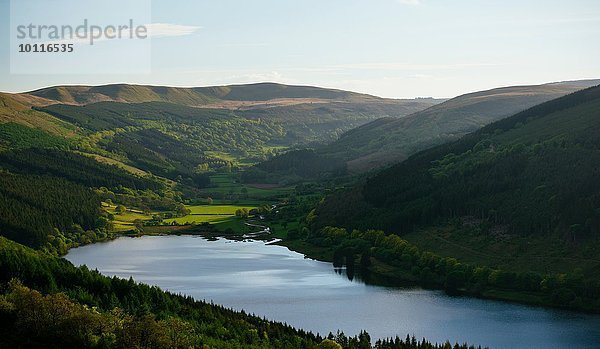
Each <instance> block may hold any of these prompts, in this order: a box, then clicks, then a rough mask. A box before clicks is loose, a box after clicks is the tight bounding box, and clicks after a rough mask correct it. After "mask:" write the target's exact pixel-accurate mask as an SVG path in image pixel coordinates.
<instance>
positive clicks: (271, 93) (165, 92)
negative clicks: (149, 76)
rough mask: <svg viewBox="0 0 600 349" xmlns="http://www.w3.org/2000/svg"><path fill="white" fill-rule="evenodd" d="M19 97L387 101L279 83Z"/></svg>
mask: <svg viewBox="0 0 600 349" xmlns="http://www.w3.org/2000/svg"><path fill="white" fill-rule="evenodd" d="M20 95H21V96H24V97H25V96H33V97H37V98H38V99H37V100H34V102H36V103H37V104H40V103H45V104H55V103H60V104H78V105H85V104H90V103H97V102H120V103H143V102H167V103H174V104H181V105H187V106H205V105H210V104H215V103H218V102H221V101H238V102H266V101H271V100H279V99H289V100H293V99H300V100H301V99H305V100H313V101H319V100H320V101H322V102H324V101H334V100H335V101H347V102H366V101H371V102H375V101H383V100H384V99H383V98H379V97H374V96H370V95H366V94H360V93H354V92H348V91H342V90H336V89H326V88H319V87H312V86H289V85H282V84H276V83H259V84H248V85H229V86H213V87H191V88H185V87H167V86H145V85H131V84H112V85H102V86H53V87H47V88H42V89H38V90H34V91H30V92H25V93H22V94H20ZM388 101H389V100H388ZM420 101H421V100H420ZM308 102H310V101H308ZM421 102H426V100H422V101H421ZM240 105H242V104H240ZM247 105H250V104H247Z"/></svg>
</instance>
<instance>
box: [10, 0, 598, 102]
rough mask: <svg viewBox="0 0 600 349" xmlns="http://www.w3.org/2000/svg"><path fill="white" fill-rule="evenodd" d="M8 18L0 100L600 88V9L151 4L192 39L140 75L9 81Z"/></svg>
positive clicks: (260, 1)
mask: <svg viewBox="0 0 600 349" xmlns="http://www.w3.org/2000/svg"><path fill="white" fill-rule="evenodd" d="M9 13H10V11H9V0H0V30H1V35H0V91H24V90H31V89H35V88H40V87H44V86H49V85H60V84H106V83H117V82H126V83H138V84H154V85H171V86H206V85H221V84H231V83H250V82H263V81H274V82H281V83H288V84H302V85H316V86H323V87H334V88H340V89H346V90H353V91H358V92H366V93H370V94H374V95H378V96H384V97H417V96H435V97H452V96H456V95H459V94H462V93H466V92H470V91H476V90H481V89H486V88H493V87H498V86H507V85H516V84H534V83H543V82H550V81H560V80H574V79H585V78H600V44H598V43H599V40H600V39H599V38H600V1H597V0H571V1H566V0H563V1H553V0H529V1H528V0H520V1H513V0H503V1H495V0H493V1H486V0H420V1H418V0H301V1H300V0H252V1H249V0H212V1H206V0H200V1H198V0H170V1H166V0H165V1H163V0H153V1H152V23H164V24H171V25H180V26H186V27H187V28H188V29H189V28H194V29H193V30H187V32H186V35H181V36H169V37H163V38H154V39H152V50H151V51H152V54H151V62H152V64H151V74H139V75H107V74H93V75H72V74H69V75H51V74H41V75H11V74H10V69H9V68H10V61H9V52H10V51H9V50H12V49H16V48H13V47H10V43H9V29H10V27H9V19H10V17H9ZM52 15H53V16H69V13H68V12H66V13H65V12H64V11H61V12H60V13H58V14H52ZM41 64H43V63H41Z"/></svg>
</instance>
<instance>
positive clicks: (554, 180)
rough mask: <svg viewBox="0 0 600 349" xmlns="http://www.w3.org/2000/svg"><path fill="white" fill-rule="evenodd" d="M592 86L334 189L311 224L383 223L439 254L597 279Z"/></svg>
mask: <svg viewBox="0 0 600 349" xmlns="http://www.w3.org/2000/svg"><path fill="white" fill-rule="evenodd" d="M599 134H600V87H594V88H590V89H587V90H583V91H580V92H577V93H574V94H571V95H568V96H565V97H562V98H559V99H556V100H553V101H550V102H547V103H544V104H541V105H539V106H536V107H533V108H531V109H529V110H526V111H524V112H521V113H519V114H516V115H514V116H512V117H510V118H507V119H504V120H501V121H498V122H496V123H493V124H491V125H489V126H486V127H484V128H483V129H481V130H480V131H478V132H475V133H474V134H471V135H468V136H465V137H463V138H462V139H460V140H459V141H456V142H454V143H450V144H447V145H442V146H438V147H435V148H433V149H430V150H427V151H423V152H421V153H418V154H416V155H414V156H412V157H410V158H409V159H408V160H406V161H405V162H403V163H401V164H398V165H396V166H393V167H391V168H389V169H387V170H384V171H383V172H381V173H380V174H378V175H376V176H374V177H372V178H370V179H368V180H367V181H366V182H365V183H364V184H362V185H361V186H359V187H357V188H354V189H352V190H349V191H343V192H340V193H338V194H335V195H333V196H331V197H329V198H327V199H326V200H325V202H324V203H323V204H322V205H321V206H320V207H319V208H318V209H317V211H316V219H315V224H316V226H325V225H333V226H340V227H346V228H363V229H374V228H375V229H384V230H385V231H387V232H391V233H395V234H399V235H401V236H404V237H405V238H407V239H409V241H412V242H414V243H416V244H417V245H418V246H419V247H422V248H426V249H427V250H429V251H434V252H438V253H440V254H442V255H446V256H452V257H456V258H459V259H460V260H463V261H465V260H466V261H471V262H476V263H481V264H484V265H494V266H500V267H503V268H505V269H509V270H511V269H512V270H514V269H521V270H523V269H525V270H537V271H540V272H546V271H549V270H552V271H556V272H573V270H575V269H577V270H579V272H581V273H584V275H586V276H588V277H593V278H595V279H598V278H600V269H599V268H600V260H598V258H597V256H598V252H599V250H598V248H599V246H600V245H599V244H598V241H600V167H598V164H600V142H599V140H600V138H599V137H598V135H599Z"/></svg>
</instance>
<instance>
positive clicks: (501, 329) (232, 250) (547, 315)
mask: <svg viewBox="0 0 600 349" xmlns="http://www.w3.org/2000/svg"><path fill="white" fill-rule="evenodd" d="M66 259H68V260H69V261H71V262H72V263H73V264H75V265H83V264H85V265H87V266H88V267H89V268H90V269H98V270H99V271H100V272H101V273H102V274H105V275H108V276H113V275H114V276H119V277H123V278H129V277H130V276H131V277H133V278H134V279H135V280H136V281H138V282H143V283H147V284H151V285H156V286H159V287H161V288H162V289H164V290H168V291H171V292H173V293H182V294H187V295H191V296H193V297H194V298H196V299H199V300H202V299H204V300H206V301H209V302H210V301H213V302H214V303H217V304H221V305H224V306H226V307H229V308H233V309H237V310H242V309H243V310H245V311H246V312H248V313H254V314H256V315H258V316H260V317H266V318H268V319H271V320H276V321H281V322H286V323H288V324H290V325H292V326H294V327H297V328H302V329H305V330H310V331H313V332H318V333H320V334H321V335H327V334H328V333H329V332H333V333H335V332H336V331H337V330H341V331H343V332H344V333H345V334H347V335H352V336H354V335H357V334H358V333H359V332H360V331H361V330H366V331H368V332H369V334H370V335H371V338H372V339H373V341H375V340H376V339H377V338H385V337H391V336H396V335H398V336H400V337H406V335H407V334H410V335H415V336H416V337H417V338H419V339H420V338H422V337H425V338H426V339H428V340H430V341H433V342H445V341H446V340H449V341H450V342H452V343H454V342H460V343H463V342H467V343H469V344H474V345H481V346H482V347H486V346H487V347H490V348H598V347H599V346H600V316H598V315H589V314H580V313H574V312H568V311H561V310H553V309H544V308H536V307H529V306H524V305H517V304H510V303H504V302H497V301H490V300H481V299H475V298H468V297H451V296H448V295H446V294H445V293H444V292H442V291H430V290H422V289H402V288H389V287H380V286H372V285H366V284H364V283H363V282H361V281H360V280H357V279H354V280H349V279H348V277H346V276H345V275H344V274H343V273H341V274H340V273H339V272H336V271H335V270H334V268H333V266H332V264H330V263H324V262H319V261H314V260H311V259H306V258H304V256H303V255H301V254H299V253H296V252H293V251H290V250H288V249H287V248H286V247H282V246H276V245H271V244H268V243H266V242H264V241H243V242H241V241H230V240H226V239H218V240H216V241H209V240H206V239H204V238H201V237H194V236H146V237H141V238H119V239H117V240H114V241H111V242H107V243H101V244H95V245H88V246H84V247H80V248H76V249H73V250H71V251H70V252H69V254H68V255H67V256H66Z"/></svg>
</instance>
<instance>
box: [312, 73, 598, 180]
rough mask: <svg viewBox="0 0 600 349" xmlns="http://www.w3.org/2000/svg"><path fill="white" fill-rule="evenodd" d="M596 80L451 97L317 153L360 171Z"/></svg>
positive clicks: (355, 132) (352, 133)
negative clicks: (342, 160)
mask: <svg viewBox="0 0 600 349" xmlns="http://www.w3.org/2000/svg"><path fill="white" fill-rule="evenodd" d="M598 83H600V81H583V82H574V83H561V84H546V85H538V86H517V87H506V88H499V89H493V90H489V91H481V92H476V93H471V94H466V95H463V96H459V97H456V98H454V99H451V100H449V101H446V102H444V103H442V104H438V105H435V106H433V107H431V108H429V109H427V110H424V111H421V112H417V113H415V114H413V115H410V116H408V117H406V118H401V119H391V118H387V119H382V120H377V121H374V122H371V123H369V124H366V125H364V126H362V127H359V128H357V129H354V130H352V131H350V132H347V133H346V134H344V135H343V136H342V137H341V138H340V139H339V140H338V141H337V142H334V143H332V144H330V145H328V146H326V147H324V148H323V149H322V150H321V151H322V152H323V153H325V154H328V155H334V156H338V157H342V158H344V159H346V160H348V161H349V163H348V165H349V168H350V169H351V170H354V171H358V172H362V171H365V170H369V169H372V168H374V167H379V166H382V165H385V164H389V163H392V162H397V161H402V160H404V159H406V158H407V157H408V156H410V155H412V154H414V153H416V152H418V151H420V150H423V149H426V148H428V147H431V146H434V145H438V144H442V143H445V142H448V141H451V140H456V139H458V138H460V137H461V136H463V135H465V134H467V133H469V132H473V131H475V130H477V129H479V128H481V127H482V126H484V125H486V124H489V123H491V122H493V121H496V120H500V119H502V118H505V117H508V116H510V115H513V114H515V113H517V112H519V111H521V110H525V109H527V108H530V107H532V106H534V105H537V104H540V103H542V102H545V101H549V100H552V99H554V98H558V97H560V96H563V95H565V94H568V93H572V92H574V91H576V90H579V89H581V88H584V87H589V86H594V85H596V84H598Z"/></svg>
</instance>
